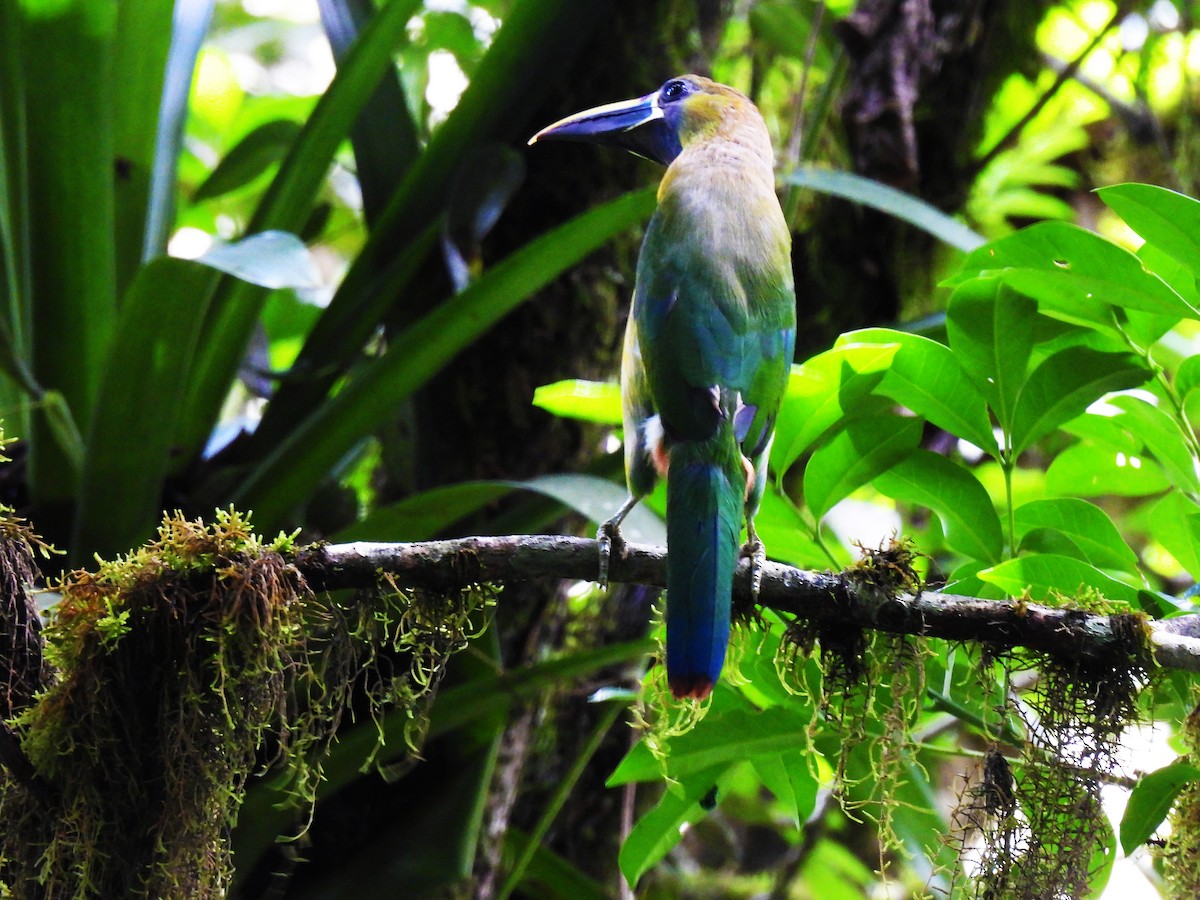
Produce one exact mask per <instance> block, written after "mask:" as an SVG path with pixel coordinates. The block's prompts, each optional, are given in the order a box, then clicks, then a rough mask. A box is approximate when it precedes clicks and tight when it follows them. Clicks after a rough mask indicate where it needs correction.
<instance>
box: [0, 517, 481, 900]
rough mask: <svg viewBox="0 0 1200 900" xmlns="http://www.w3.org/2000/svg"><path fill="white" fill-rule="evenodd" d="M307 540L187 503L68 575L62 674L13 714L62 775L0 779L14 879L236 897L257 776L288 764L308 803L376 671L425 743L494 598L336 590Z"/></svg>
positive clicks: (42, 769)
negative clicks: (346, 597) (305, 563)
mask: <svg viewBox="0 0 1200 900" xmlns="http://www.w3.org/2000/svg"><path fill="white" fill-rule="evenodd" d="M293 552H294V547H293V545H292V540H291V538H289V537H286V536H281V537H280V538H278V539H276V540H275V541H271V542H264V541H262V540H261V539H260V538H258V537H257V536H255V535H254V534H253V533H252V532H251V530H250V524H249V521H248V520H247V519H246V518H245V517H243V516H240V515H239V514H237V513H235V512H232V511H229V512H219V513H218V515H217V517H216V521H215V522H214V523H213V524H212V525H208V526H206V525H204V524H203V523H201V522H198V521H196V522H189V521H186V520H184V519H183V518H182V517H180V516H178V515H176V516H173V517H168V518H166V519H165V520H164V522H163V525H162V526H161V528H160V529H159V534H158V538H157V539H156V540H155V541H153V542H151V543H150V544H148V545H147V546H146V547H144V548H142V549H141V550H138V551H135V552H134V553H132V554H130V555H129V556H127V557H124V558H122V559H118V560H116V561H114V562H107V563H102V564H101V565H100V567H99V569H98V570H97V571H96V572H84V571H77V572H73V573H71V574H70V575H68V576H67V577H66V578H65V579H64V580H63V582H62V584H61V586H60V590H61V592H62V600H61V602H60V603H59V605H58V607H57V609H56V610H55V613H54V616H53V618H52V620H51V623H50V625H49V626H48V628H47V629H46V639H47V657H48V660H49V662H50V663H51V664H52V665H53V666H54V668H55V669H56V670H57V672H58V673H59V676H58V681H57V683H55V684H53V686H51V687H50V688H49V690H48V691H46V692H45V693H44V694H43V695H41V697H40V698H39V700H38V702H37V703H36V704H34V705H31V706H29V707H28V708H27V709H26V710H25V711H24V712H23V713H22V714H21V715H20V716H19V717H18V718H17V719H16V720H15V722H14V725H15V728H16V730H17V733H18V734H19V735H20V737H21V739H22V747H23V750H24V752H25V754H26V755H27V757H28V759H29V760H30V761H31V762H32V764H33V766H34V768H35V769H36V773H37V776H38V778H39V779H40V781H41V782H42V783H44V784H45V785H48V786H49V789H50V793H49V795H48V796H35V795H34V793H33V792H32V791H31V790H30V789H28V788H27V787H25V786H24V785H22V784H20V783H17V782H16V781H13V780H4V781H0V821H3V822H4V823H5V827H4V829H3V831H2V832H0V884H4V885H7V886H8V887H9V888H10V889H11V890H12V892H13V894H14V895H15V896H42V897H46V898H52V900H56V898H93V897H94V898H101V897H103V898H107V897H154V898H194V897H200V898H204V897H219V896H223V895H224V893H225V891H226V890H227V888H228V885H229V882H230V877H231V874H232V871H231V858H230V849H229V843H228V835H229V830H230V829H231V827H232V826H233V824H234V822H235V820H236V817H237V811H238V807H239V805H240V803H241V800H242V797H243V791H244V787H245V783H246V779H247V778H248V777H249V775H250V774H251V773H253V772H254V771H255V770H257V769H261V768H265V767H267V766H270V765H280V766H282V767H283V768H284V769H285V770H286V771H287V772H288V773H289V777H290V784H291V788H290V793H291V794H292V795H293V796H294V797H297V798H299V799H300V800H307V801H310V802H311V799H312V796H313V793H314V790H315V785H316V783H317V781H318V780H319V777H320V759H321V751H322V750H323V749H324V746H325V744H326V742H327V741H328V740H329V739H330V737H331V736H332V734H333V731H334V729H335V728H336V727H337V724H338V722H339V720H340V718H341V717H342V714H343V712H344V710H345V709H346V707H347V704H348V702H349V699H350V696H351V692H352V690H354V689H355V688H357V687H363V686H365V687H366V688H367V692H368V694H369V697H370V700H371V706H370V708H371V713H372V715H375V714H377V710H378V709H380V708H381V706H382V704H384V703H385V702H386V703H400V704H403V705H404V707H405V709H406V710H407V711H408V712H409V715H410V718H411V720H412V721H413V722H414V723H416V724H415V725H414V727H413V729H412V731H411V733H410V738H411V741H412V744H413V746H415V745H416V744H417V742H418V741H419V738H420V725H419V723H420V722H421V721H423V720H422V710H423V708H424V707H423V701H424V700H426V699H427V698H428V696H429V694H430V692H431V691H432V689H433V688H434V687H435V686H436V684H437V682H438V679H439V678H440V674H441V671H442V667H443V665H444V663H445V661H446V658H447V657H448V656H449V654H450V653H452V652H453V651H454V650H456V649H459V648H460V647H461V646H462V644H463V641H464V640H465V635H466V634H467V633H468V632H469V631H471V630H472V628H473V627H475V626H473V625H472V624H471V620H472V615H473V614H474V613H475V612H476V611H477V610H478V609H479V607H480V606H482V605H486V603H487V597H486V596H485V595H484V594H482V593H480V592H479V591H468V592H464V594H463V596H462V597H456V598H454V601H455V602H454V604H453V605H452V606H450V607H448V606H447V605H445V604H437V603H435V602H434V601H433V600H432V599H428V598H426V599H424V600H413V599H412V598H410V597H407V596H406V595H402V594H400V593H399V592H395V591H387V590H384V591H381V592H380V593H379V595H378V596H377V597H374V598H371V599H369V600H365V601H364V600H363V598H356V599H352V600H351V601H349V602H348V603H347V605H345V606H340V605H337V604H334V603H333V602H331V601H329V600H328V599H322V598H318V597H316V596H314V595H313V594H312V593H311V592H310V591H309V590H308V589H307V586H306V585H305V583H304V580H303V579H302V578H301V576H300V575H299V573H298V572H297V570H296V569H295V568H294V567H293V566H292V565H290V564H289V562H288V561H287V560H288V559H289V558H290V556H291V555H292V554H293ZM435 606H436V607H437V608H436V609H435ZM398 660H407V661H408V663H407V665H406V666H405V665H399V666H398V665H397V661H398ZM385 661H386V662H385Z"/></svg>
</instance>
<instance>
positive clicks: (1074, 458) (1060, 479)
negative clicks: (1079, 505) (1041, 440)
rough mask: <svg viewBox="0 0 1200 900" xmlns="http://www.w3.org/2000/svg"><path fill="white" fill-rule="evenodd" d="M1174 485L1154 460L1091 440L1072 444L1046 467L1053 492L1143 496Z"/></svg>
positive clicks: (1086, 495) (1093, 495) (1048, 488)
mask: <svg viewBox="0 0 1200 900" xmlns="http://www.w3.org/2000/svg"><path fill="white" fill-rule="evenodd" d="M1170 486H1171V482H1170V481H1168V480H1167V476H1166V475H1164V474H1163V471H1162V469H1161V468H1159V466H1158V465H1157V464H1156V463H1155V462H1154V461H1153V460H1150V459H1143V458H1142V457H1140V456H1138V455H1136V454H1133V453H1128V452H1126V451H1124V450H1118V449H1115V448H1113V447H1108V446H1103V445H1100V444H1095V443H1092V442H1090V441H1087V442H1084V443H1080V444H1075V445H1074V446H1071V447H1068V448H1067V449H1066V450H1064V451H1063V452H1062V453H1060V454H1058V456H1056V457H1055V458H1054V461H1053V462H1052V463H1050V468H1049V469H1047V470H1046V490H1047V492H1049V493H1051V494H1073V495H1075V496H1078V497H1098V496H1101V495H1104V494H1114V495H1116V496H1121V497H1141V496H1144V495H1146V494H1157V493H1159V492H1160V491H1165V490H1166V489H1167V488H1169V487H1170Z"/></svg>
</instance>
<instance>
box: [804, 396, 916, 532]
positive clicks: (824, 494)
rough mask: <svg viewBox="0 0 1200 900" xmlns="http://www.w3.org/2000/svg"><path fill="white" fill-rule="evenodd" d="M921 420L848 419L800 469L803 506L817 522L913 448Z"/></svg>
mask: <svg viewBox="0 0 1200 900" xmlns="http://www.w3.org/2000/svg"><path fill="white" fill-rule="evenodd" d="M924 424H925V423H924V422H923V421H922V420H921V419H914V418H911V417H910V418H903V417H900V416H894V415H883V416H866V417H864V418H861V419H852V420H851V421H849V422H847V423H846V426H845V427H844V428H842V429H841V430H840V431H838V432H837V433H836V434H835V435H834V436H833V438H832V439H830V440H829V441H826V442H825V443H824V444H823V445H822V446H821V447H820V448H818V449H817V450H816V451H815V452H814V453H813V455H812V456H811V457H810V458H809V460H808V465H807V466H806V467H805V469H804V502H805V503H806V504H808V508H809V510H811V511H812V514H813V517H814V518H816V519H820V518H821V517H822V516H824V515H825V513H827V512H829V510H830V509H831V508H832V507H833V505H834V504H835V503H837V502H838V501H839V500H842V499H843V498H845V497H847V496H849V495H850V493H851V492H853V491H854V490H856V489H858V488H860V487H862V486H863V485H864V484H866V483H867V482H869V481H870V480H871V479H872V478H874V477H875V476H876V475H878V474H880V473H881V472H885V471H887V470H888V469H890V468H891V467H892V466H893V465H895V464H896V463H898V462H899V461H900V460H902V459H903V458H904V457H906V456H908V454H909V453H911V452H912V451H913V449H915V448H916V446H917V445H918V444H919V443H920V442H921V432H922V430H923V428H924Z"/></svg>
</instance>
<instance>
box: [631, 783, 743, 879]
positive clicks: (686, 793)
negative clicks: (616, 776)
mask: <svg viewBox="0 0 1200 900" xmlns="http://www.w3.org/2000/svg"><path fill="white" fill-rule="evenodd" d="M734 765H736V764H735V763H726V764H724V765H720V766H714V767H712V768H711V769H706V770H705V771H703V772H699V773H697V774H696V775H695V776H693V777H690V778H688V779H687V780H685V781H683V782H682V783H681V784H680V788H681V789H680V790H679V791H678V792H677V791H663V794H662V797H661V798H660V799H659V801H658V803H657V804H656V805H655V806H654V808H653V809H651V810H650V811H649V812H648V813H646V814H645V815H644V816H642V818H641V819H639V820H638V822H637V824H636V825H634V826H633V830H632V831H630V832H629V836H628V837H626V838H625V843H624V844H622V845H621V852H620V854H619V856H618V864H619V865H620V867H621V873H622V874H623V875H624V876H625V880H626V881H627V882H629V884H630V886H631V887H632V886H636V885H637V883H638V879H639V878H641V877H642V875H643V874H645V872H646V871H647V870H648V869H649V868H650V867H651V866H653V865H654V864H655V863H657V862H658V861H659V860H660V859H662V858H663V857H664V856H666V855H667V852H668V851H669V850H670V849H671V848H672V847H674V846H675V845H676V844H678V843H679V841H680V840H681V839H682V838H683V826H684V825H687V824H689V823H691V822H696V821H698V820H700V819H702V818H704V817H705V816H707V815H708V812H709V809H710V808H711V804H710V803H709V802H708V801H709V800H710V799H715V796H716V795H717V794H718V793H719V791H720V784H721V782H722V780H723V779H724V778H725V777H726V775H727V774H728V772H729V770H730V769H732V768H733V766H734Z"/></svg>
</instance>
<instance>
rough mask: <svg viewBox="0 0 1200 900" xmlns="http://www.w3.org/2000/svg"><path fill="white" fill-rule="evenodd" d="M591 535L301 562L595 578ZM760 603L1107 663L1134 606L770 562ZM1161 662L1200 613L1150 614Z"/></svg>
mask: <svg viewBox="0 0 1200 900" xmlns="http://www.w3.org/2000/svg"><path fill="white" fill-rule="evenodd" d="M597 546H598V545H597V544H596V542H595V541H593V540H589V539H586V538H577V537H567V536H563V535H517V536H508V537H470V538H459V539H455V540H446V541H425V542H420V543H412V544H389V543H369V542H358V543H351V544H334V545H322V546H315V547H310V548H307V549H304V550H301V551H299V552H298V555H297V558H296V564H297V566H298V567H299V569H300V571H301V573H302V574H303V575H304V577H305V579H307V580H308V582H309V584H310V585H312V586H313V587H315V588H342V587H358V586H362V585H369V584H374V583H375V579H376V578H377V577H378V575H379V573H380V572H385V573H387V574H389V575H391V576H392V577H393V578H394V579H395V581H396V583H397V584H398V585H399V586H402V587H428V588H450V587H460V586H463V585H467V584H472V583H480V582H500V583H503V582H506V581H526V580H530V579H537V578H571V579H578V580H580V581H587V580H594V579H595V578H596V577H597V574H598V573H597V560H598V549H597ZM666 562H667V554H666V550H665V549H663V548H661V547H650V546H645V545H640V544H626V545H625V546H624V547H623V552H622V553H620V554H617V553H614V558H613V560H612V565H611V567H610V570H609V577H610V579H611V580H612V581H614V582H624V583H629V584H635V583H636V584H645V585H651V586H656V587H662V586H664V585H665V584H666V573H667V568H666ZM734 597H735V600H736V601H739V602H741V603H743V604H749V603H750V564H749V561H748V560H747V559H743V560H741V562H740V564H739V566H738V571H737V576H736V579H735V585H734ZM758 599H759V604H760V605H762V606H764V607H768V608H770V609H773V610H775V611H777V612H779V613H782V614H784V615H785V616H789V617H795V618H798V619H804V620H807V621H808V622H812V623H814V624H817V625H846V626H853V627H856V628H865V629H872V630H876V631H884V632H889V633H892V634H912V635H922V636H926V637H936V638H944V639H946V640H954V641H979V642H983V643H986V644H991V645H993V646H997V647H1004V648H1008V647H1026V648H1029V649H1032V650H1038V651H1043V652H1049V653H1052V654H1054V655H1056V656H1059V657H1066V658H1079V659H1086V660H1093V661H1102V660H1104V659H1106V658H1109V656H1110V654H1111V653H1112V652H1113V651H1114V649H1115V648H1118V647H1124V646H1127V641H1128V637H1129V632H1128V629H1129V624H1130V615H1129V614H1127V613H1120V614H1115V615H1107V614H1098V613H1094V612H1087V611H1084V610H1080V609H1072V608H1068V607H1054V606H1048V605H1045V604H1040V603H1032V602H1029V601H1026V600H1023V599H1009V600H982V599H979V598H976V597H966V596H961V595H957V594H945V593H939V592H937V591H920V592H919V593H913V592H906V591H903V590H901V591H881V590H880V589H879V587H878V585H877V584H871V583H867V582H865V581H864V580H863V579H861V578H859V577H856V574H855V570H853V569H851V570H848V571H847V572H845V573H828V572H810V571H803V570H800V569H795V568H792V567H791V566H786V565H781V564H779V563H773V562H768V563H767V564H766V566H765V567H764V570H763V579H762V591H761V593H760V595H759V598H758ZM1143 624H1144V627H1145V629H1146V634H1147V639H1148V641H1149V643H1150V645H1151V646H1152V647H1153V649H1154V655H1155V659H1156V660H1157V662H1158V664H1159V665H1160V666H1163V667H1165V668H1171V669H1182V670H1186V671H1190V672H1200V615H1197V616H1181V617H1179V618H1175V619H1164V620H1153V619H1149V618H1146V619H1145V620H1144V621H1143Z"/></svg>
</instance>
